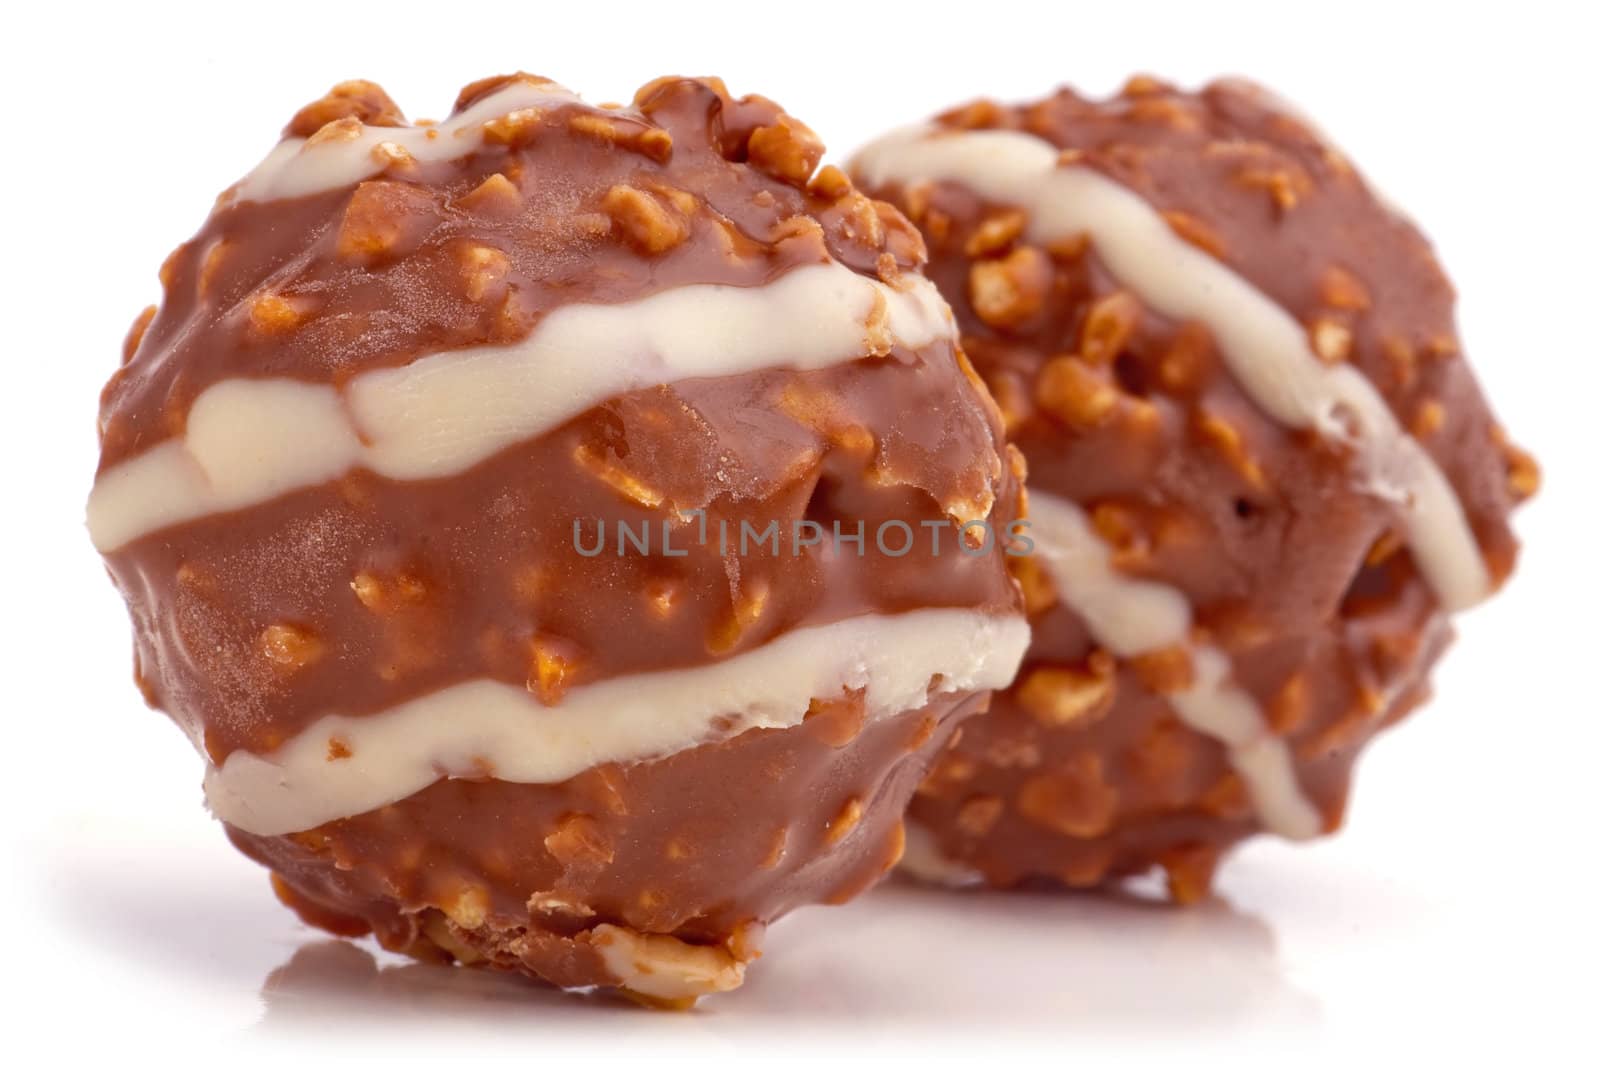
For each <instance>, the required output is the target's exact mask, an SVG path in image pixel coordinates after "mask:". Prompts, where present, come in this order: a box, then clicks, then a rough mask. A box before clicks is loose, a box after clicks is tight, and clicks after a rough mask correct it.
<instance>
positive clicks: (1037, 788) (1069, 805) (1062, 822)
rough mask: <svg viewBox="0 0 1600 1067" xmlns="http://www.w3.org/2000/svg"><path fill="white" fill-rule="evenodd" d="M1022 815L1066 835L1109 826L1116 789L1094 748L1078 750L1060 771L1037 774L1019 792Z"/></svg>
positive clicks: (1090, 834)
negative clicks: (1083, 750) (1107, 782)
mask: <svg viewBox="0 0 1600 1067" xmlns="http://www.w3.org/2000/svg"><path fill="white" fill-rule="evenodd" d="M1017 810H1018V811H1020V812H1021V813H1022V817H1023V818H1025V819H1027V820H1028V821H1030V822H1033V823H1037V824H1038V825H1040V826H1043V827H1045V828H1046V829H1049V830H1053V831H1055V832H1056V833H1058V834H1062V835H1064V836H1066V837H1098V836H1099V835H1100V834H1103V833H1105V832H1106V830H1108V829H1110V827H1111V821H1112V819H1113V818H1114V817H1115V815H1116V812H1117V791H1116V790H1115V789H1114V788H1112V787H1111V786H1110V785H1107V784H1106V781H1105V767H1104V765H1103V764H1102V763H1101V760H1100V756H1099V755H1098V754H1097V753H1094V752H1078V753H1075V754H1074V755H1073V756H1072V757H1071V759H1069V760H1068V761H1067V763H1066V764H1065V765H1064V766H1063V767H1062V768H1061V769H1060V770H1058V771H1054V772H1044V773H1040V774H1036V775H1034V776H1033V777H1031V778H1029V779H1028V780H1027V781H1026V782H1024V783H1023V784H1022V788H1021V789H1020V790H1018V792H1017Z"/></svg>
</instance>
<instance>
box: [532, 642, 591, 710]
mask: <svg viewBox="0 0 1600 1067" xmlns="http://www.w3.org/2000/svg"><path fill="white" fill-rule="evenodd" d="M531 645H532V648H531V651H532V661H533V662H532V669H531V670H530V671H529V672H528V692H530V693H532V694H533V695H534V696H536V697H538V698H539V703H541V704H545V705H547V706H551V707H553V706H555V705H556V704H559V703H561V698H562V697H563V696H564V695H565V694H566V691H567V687H568V686H569V685H571V684H572V679H573V676H574V675H575V674H576V673H577V668H578V663H579V656H578V654H577V652H576V650H575V649H574V648H573V646H572V643H571V642H570V641H564V640H562V639H560V638H556V637H551V636H549V635H547V634H540V635H538V636H536V637H534V639H533V641H532V642H531Z"/></svg>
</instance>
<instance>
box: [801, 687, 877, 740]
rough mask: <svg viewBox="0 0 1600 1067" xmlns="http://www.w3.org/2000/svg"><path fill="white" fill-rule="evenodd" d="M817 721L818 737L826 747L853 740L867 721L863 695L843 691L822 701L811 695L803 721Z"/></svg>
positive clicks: (856, 692) (861, 692) (862, 693)
mask: <svg viewBox="0 0 1600 1067" xmlns="http://www.w3.org/2000/svg"><path fill="white" fill-rule="evenodd" d="M813 720H814V721H815V723H816V737H817V740H819V741H821V742H822V743H823V744H825V745H827V746H828V747H829V748H843V747H844V746H845V745H848V744H849V743H850V742H852V741H854V740H855V739H856V737H857V736H858V735H860V733H861V727H862V726H863V725H865V724H866V721H867V702H866V694H865V693H864V692H863V691H854V692H850V693H846V694H845V695H844V696H841V697H833V698H831V699H828V700H824V699H822V698H820V697H817V698H813V699H812V701H811V706H810V707H808V708H807V709H806V721H807V722H812V721H813Z"/></svg>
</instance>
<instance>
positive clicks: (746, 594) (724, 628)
mask: <svg viewBox="0 0 1600 1067" xmlns="http://www.w3.org/2000/svg"><path fill="white" fill-rule="evenodd" d="M767 596H768V589H767V586H766V583H765V582H748V583H746V587H745V589H744V590H743V591H742V592H741V593H740V594H739V596H738V598H737V599H736V600H735V601H734V604H733V610H732V611H731V612H730V613H729V615H728V617H727V618H726V619H724V620H723V621H721V622H719V623H715V624H713V625H712V627H711V632H710V633H709V634H707V635H706V649H707V651H709V652H712V653H715V654H717V655H721V654H723V653H725V652H731V651H733V649H734V648H735V647H736V646H737V645H738V644H739V642H740V641H742V640H744V636H745V634H747V633H749V631H750V628H751V627H752V626H754V625H755V624H756V620H758V619H760V618H761V615H762V613H763V612H764V611H765V610H766V607H767Z"/></svg>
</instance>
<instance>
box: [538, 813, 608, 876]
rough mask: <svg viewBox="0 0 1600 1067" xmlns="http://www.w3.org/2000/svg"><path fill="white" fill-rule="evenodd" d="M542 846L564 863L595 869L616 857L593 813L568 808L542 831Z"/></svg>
mask: <svg viewBox="0 0 1600 1067" xmlns="http://www.w3.org/2000/svg"><path fill="white" fill-rule="evenodd" d="M544 847H545V848H546V849H548V850H549V851H550V855H552V856H554V857H555V859H556V861H557V862H558V863H560V864H561V865H562V866H563V867H579V868H589V869H595V868H600V867H604V866H607V865H608V864H610V863H611V861H612V860H613V859H615V858H616V850H615V849H614V848H613V847H612V844H611V839H610V838H609V837H607V836H606V833H605V831H604V830H602V829H601V828H600V824H599V823H598V822H596V821H595V819H594V817H593V816H590V815H584V814H582V813H580V812H569V813H568V814H566V815H563V816H562V817H561V818H560V820H559V821H558V822H557V823H556V828H555V829H554V830H552V831H550V833H549V834H547V835H545V839H544Z"/></svg>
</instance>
